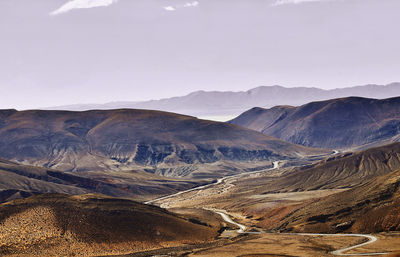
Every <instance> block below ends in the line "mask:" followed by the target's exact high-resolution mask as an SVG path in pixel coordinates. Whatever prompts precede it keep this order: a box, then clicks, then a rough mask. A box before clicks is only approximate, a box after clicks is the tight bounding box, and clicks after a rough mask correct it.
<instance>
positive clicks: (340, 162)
mask: <svg viewBox="0 0 400 257" xmlns="http://www.w3.org/2000/svg"><path fill="white" fill-rule="evenodd" d="M397 169H400V143H394V144H390V145H386V146H381V147H376V148H371V149H368V150H364V151H361V152H357V153H347V154H339V155H337V156H335V157H331V158H329V159H327V160H325V161H321V162H318V163H316V164H314V165H311V166H304V167H300V168H293V169H291V170H290V171H287V172H286V174H284V175H283V176H282V177H280V178H278V179H276V180H274V181H272V182H270V183H269V184H268V186H266V188H267V189H268V190H267V191H268V192H298V191H309V190H318V189H333V188H336V189H337V188H351V187H354V186H358V185H361V184H362V183H364V182H365V181H367V180H369V179H372V178H375V177H377V176H381V175H385V174H387V173H389V172H392V171H394V170H397Z"/></svg>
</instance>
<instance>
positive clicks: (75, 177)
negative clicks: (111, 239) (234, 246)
mask: <svg viewBox="0 0 400 257" xmlns="http://www.w3.org/2000/svg"><path fill="white" fill-rule="evenodd" d="M123 175H124V174H120V173H115V172H114V173H111V174H108V175H103V176H102V175H101V174H97V175H96V174H95V175H93V174H92V175H91V177H88V176H87V174H86V175H85V174H84V173H79V174H77V173H69V172H61V171H57V170H53V169H49V168H40V167H34V166H28V165H21V164H18V163H14V162H11V161H7V160H3V159H0V202H6V201H9V200H13V199H18V198H25V197H28V196H31V195H36V194H40V193H64V194H71V195H77V194H86V193H101V194H105V195H110V196H118V197H129V198H135V199H141V200H142V198H141V197H142V196H147V197H152V196H154V195H155V196H157V195H161V194H172V193H175V192H176V191H179V190H185V189H188V188H191V187H193V186H196V185H198V183H199V182H197V183H196V182H192V181H186V180H182V179H171V178H166V177H161V176H158V175H155V174H151V173H147V172H141V171H136V172H133V171H131V172H129V173H127V174H125V175H126V176H127V177H126V178H124V176H123ZM144 199H147V198H144Z"/></svg>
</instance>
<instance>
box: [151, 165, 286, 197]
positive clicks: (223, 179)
mask: <svg viewBox="0 0 400 257" xmlns="http://www.w3.org/2000/svg"><path fill="white" fill-rule="evenodd" d="M272 164H273V167H272V168H270V169H267V170H257V171H251V172H245V173H240V174H236V175H231V176H226V177H223V178H220V179H218V180H217V181H216V182H214V183H211V184H207V185H204V186H198V187H194V188H191V189H188V190H184V191H180V192H178V193H175V194H172V195H167V196H163V197H160V198H156V199H153V200H150V201H147V202H145V203H144V204H152V203H155V202H157V201H161V200H165V199H168V198H172V197H175V196H178V195H181V194H185V193H189V192H192V191H195V190H201V189H204V188H208V187H211V186H215V185H219V184H221V183H222V182H224V181H225V180H227V179H231V178H239V177H242V176H245V175H249V174H254V173H260V172H265V171H269V170H274V169H277V168H279V161H274V162H273V163H272Z"/></svg>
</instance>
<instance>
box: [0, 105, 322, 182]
mask: <svg viewBox="0 0 400 257" xmlns="http://www.w3.org/2000/svg"><path fill="white" fill-rule="evenodd" d="M321 152H322V151H320V150H316V149H310V148H305V147H302V146H298V145H294V144H290V143H286V142H284V141H281V140H279V139H276V138H273V137H269V136H265V135H263V134H261V133H258V132H255V131H252V130H248V129H244V128H241V127H238V126H235V125H231V124H226V123H221V122H212V121H206V120H200V119H197V118H194V117H190V116H184V115H178V114H173V113H166V112H160V111H147V110H129V109H123V110H109V111H87V112H68V111H39V110H32V111H21V112H17V111H15V110H3V111H0V157H3V158H5V159H9V160H14V161H18V162H22V163H26V164H34V165H37V166H44V167H49V168H54V169H57V170H61V171H79V172H81V171H99V170H100V171H110V170H116V171H121V170H132V169H134V168H136V167H137V166H138V165H139V166H150V167H151V166H153V167H154V166H157V165H160V164H164V165H167V166H168V165H171V166H176V165H179V164H184V165H186V164H196V163H214V162H216V161H219V160H233V161H252V160H257V161H260V160H276V159H287V158H297V157H298V155H299V154H300V155H304V154H315V153H321ZM170 175H172V176H173V175H174V174H170Z"/></svg>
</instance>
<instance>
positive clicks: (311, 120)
mask: <svg viewBox="0 0 400 257" xmlns="http://www.w3.org/2000/svg"><path fill="white" fill-rule="evenodd" d="M230 123H231V124H236V125H240V126H243V127H246V128H250V129H254V130H257V131H260V132H262V133H264V134H267V135H271V136H274V137H277V138H280V139H283V140H286V141H289V142H292V143H296V144H301V145H305V146H312V147H325V148H336V149H342V148H351V147H356V146H360V145H365V144H370V143H374V142H379V141H385V140H386V141H387V140H390V139H392V138H393V139H394V137H396V136H398V135H399V134H400V97H396V98H390V99H384V100H377V99H368V98H359V97H349V98H340V99H334V100H328V101H322V102H312V103H309V104H305V105H302V106H299V107H293V106H276V107H273V108H271V109H262V108H253V109H251V110H249V111H247V112H245V113H243V114H242V115H240V116H239V117H237V118H235V119H233V120H232V121H230ZM394 140H395V139H394Z"/></svg>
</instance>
